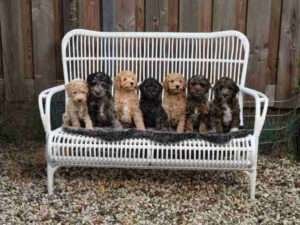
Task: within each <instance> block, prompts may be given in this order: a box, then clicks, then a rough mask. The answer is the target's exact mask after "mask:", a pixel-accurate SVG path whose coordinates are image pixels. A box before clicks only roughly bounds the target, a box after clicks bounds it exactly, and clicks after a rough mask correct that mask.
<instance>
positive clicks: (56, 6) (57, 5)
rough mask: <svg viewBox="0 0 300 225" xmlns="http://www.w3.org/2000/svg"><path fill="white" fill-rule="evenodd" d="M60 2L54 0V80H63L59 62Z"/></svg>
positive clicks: (62, 30) (61, 35) (61, 32)
mask: <svg viewBox="0 0 300 225" xmlns="http://www.w3.org/2000/svg"><path fill="white" fill-rule="evenodd" d="M62 4H63V2H62V1H61V0H54V24H55V31H54V32H55V35H54V36H55V59H56V79H57V80H60V79H63V70H62V60H61V40H62V38H63V34H64V27H63V16H62V9H63V8H62V7H63V5H62Z"/></svg>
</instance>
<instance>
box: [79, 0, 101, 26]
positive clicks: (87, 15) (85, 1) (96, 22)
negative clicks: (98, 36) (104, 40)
mask: <svg viewBox="0 0 300 225" xmlns="http://www.w3.org/2000/svg"><path fill="white" fill-rule="evenodd" d="M79 25H80V26H81V27H84V28H87V29H91V30H101V1H100V0H79Z"/></svg>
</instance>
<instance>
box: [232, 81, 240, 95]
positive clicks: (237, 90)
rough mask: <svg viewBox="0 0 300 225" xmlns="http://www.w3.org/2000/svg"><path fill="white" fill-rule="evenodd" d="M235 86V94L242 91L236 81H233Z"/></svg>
mask: <svg viewBox="0 0 300 225" xmlns="http://www.w3.org/2000/svg"><path fill="white" fill-rule="evenodd" d="M233 88H234V89H233V90H234V93H235V94H237V93H238V92H239V91H240V88H239V86H238V85H237V84H236V83H235V82H233Z"/></svg>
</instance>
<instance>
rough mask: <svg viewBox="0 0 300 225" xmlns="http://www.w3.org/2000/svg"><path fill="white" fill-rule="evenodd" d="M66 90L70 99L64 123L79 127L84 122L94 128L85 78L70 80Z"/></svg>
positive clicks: (86, 125)
mask: <svg viewBox="0 0 300 225" xmlns="http://www.w3.org/2000/svg"><path fill="white" fill-rule="evenodd" d="M66 92H67V95H68V97H69V99H68V103H67V105H66V112H65V113H64V115H63V123H64V124H63V125H64V126H72V127H76V128H79V127H80V122H83V123H84V125H85V128H88V129H92V128H93V125H92V120H91V118H90V116H89V114H88V107H87V95H88V86H87V83H86V82H85V81H83V80H73V81H70V83H68V84H67V85H66Z"/></svg>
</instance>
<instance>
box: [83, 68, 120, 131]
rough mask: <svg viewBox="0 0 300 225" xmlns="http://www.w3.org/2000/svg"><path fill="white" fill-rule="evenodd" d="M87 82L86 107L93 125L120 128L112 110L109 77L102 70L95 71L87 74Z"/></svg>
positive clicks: (112, 103)
mask: <svg viewBox="0 0 300 225" xmlns="http://www.w3.org/2000/svg"><path fill="white" fill-rule="evenodd" d="M87 83H88V88H89V95H88V109H89V114H90V117H91V119H92V122H93V125H94V126H96V127H111V126H112V127H115V128H121V127H122V126H121V123H120V122H119V121H118V120H117V118H116V114H115V110H114V102H113V98H112V95H111V87H112V80H111V78H110V77H109V76H108V75H107V74H105V73H103V72H97V73H93V74H90V75H88V77H87Z"/></svg>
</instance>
